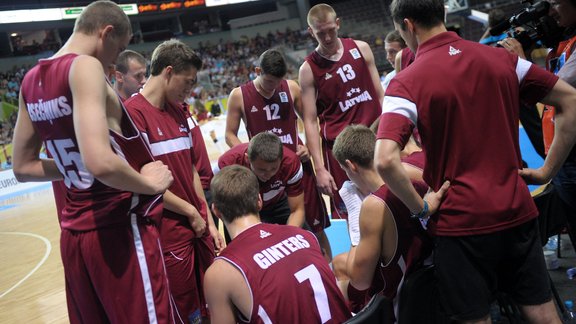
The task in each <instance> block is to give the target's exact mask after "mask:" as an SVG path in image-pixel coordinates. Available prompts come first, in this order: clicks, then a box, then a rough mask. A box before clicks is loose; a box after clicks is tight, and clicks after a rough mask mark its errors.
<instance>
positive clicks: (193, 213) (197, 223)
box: [188, 205, 206, 237]
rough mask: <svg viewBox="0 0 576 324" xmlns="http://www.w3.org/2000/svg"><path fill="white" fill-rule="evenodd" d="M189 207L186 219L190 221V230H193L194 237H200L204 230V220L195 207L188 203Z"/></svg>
mask: <svg viewBox="0 0 576 324" xmlns="http://www.w3.org/2000/svg"><path fill="white" fill-rule="evenodd" d="M190 207H191V208H190V211H189V215H188V221H189V222H190V226H191V227H192V230H194V234H196V237H202V236H204V233H205V232H206V221H205V220H204V218H202V216H201V215H200V213H199V212H198V209H196V207H194V206H192V205H190Z"/></svg>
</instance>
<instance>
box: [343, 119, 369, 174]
mask: <svg viewBox="0 0 576 324" xmlns="http://www.w3.org/2000/svg"><path fill="white" fill-rule="evenodd" d="M375 146H376V135H374V132H372V130H370V128H368V127H366V126H364V125H351V126H348V127H346V128H344V130H343V131H342V132H341V133H340V134H339V135H338V136H337V137H336V140H335V141H334V147H333V148H332V154H334V157H335V158H336V160H337V161H338V163H340V164H342V165H345V164H346V160H350V162H354V163H356V164H358V165H359V166H361V167H363V168H366V169H367V168H371V167H372V166H373V165H374V147H375Z"/></svg>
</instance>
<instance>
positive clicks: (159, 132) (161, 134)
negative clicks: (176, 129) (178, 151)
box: [157, 127, 164, 136]
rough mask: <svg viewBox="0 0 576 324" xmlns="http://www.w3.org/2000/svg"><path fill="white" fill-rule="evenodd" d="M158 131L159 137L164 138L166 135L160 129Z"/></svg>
mask: <svg viewBox="0 0 576 324" xmlns="http://www.w3.org/2000/svg"><path fill="white" fill-rule="evenodd" d="M157 130H158V135H160V136H164V133H162V131H161V130H160V127H157Z"/></svg>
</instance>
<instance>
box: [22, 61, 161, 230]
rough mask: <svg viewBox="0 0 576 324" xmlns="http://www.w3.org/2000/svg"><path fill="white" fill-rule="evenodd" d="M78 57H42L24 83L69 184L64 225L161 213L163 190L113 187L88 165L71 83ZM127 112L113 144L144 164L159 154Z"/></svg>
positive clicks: (83, 226) (99, 224) (103, 223)
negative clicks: (77, 130) (78, 136)
mask: <svg viewBox="0 0 576 324" xmlns="http://www.w3.org/2000/svg"><path fill="white" fill-rule="evenodd" d="M76 57H77V55H76V54H66V55H63V56H60V57H57V58H53V59H44V60H40V61H39V62H38V65H36V66H35V67H34V68H32V69H31V70H30V71H29V72H28V73H27V74H26V76H25V77H24V80H23V81H22V87H21V89H22V96H23V99H24V102H25V103H26V108H27V110H28V114H29V115H30V119H31V120H32V122H33V124H34V127H35V128H36V130H37V131H38V133H39V134H40V137H41V138H42V140H43V141H44V145H45V146H46V149H47V150H48V152H49V153H50V155H51V156H52V157H53V158H54V160H55V162H56V165H57V166H58V170H59V171H60V172H61V173H62V175H63V176H64V183H65V185H66V187H67V188H68V194H67V195H66V205H65V207H64V208H63V210H62V213H61V226H62V228H65V229H70V230H79V231H87V230H93V229H97V228H103V227H107V226H110V225H114V224H130V216H131V215H133V214H136V215H137V216H154V217H158V216H159V213H160V212H161V209H162V205H161V204H158V202H160V201H161V195H156V196H146V195H139V194H135V193H132V192H127V191H121V190H117V189H114V188H111V187H108V186H106V185H104V184H103V183H101V182H100V181H98V180H97V179H95V178H94V176H93V175H92V174H91V173H90V172H89V171H88V170H87V169H86V167H85V166H84V163H83V162H82V158H81V156H80V151H79V148H78V142H77V139H76V135H75V132H74V122H73V118H72V113H73V110H74V105H73V102H72V93H71V91H70V86H69V84H68V76H69V72H70V66H71V65H72V62H73V61H74V59H75V58H76ZM95 77H97V76H95ZM102 77H104V76H102ZM118 100H119V99H118ZM119 101H120V100H119ZM122 113H123V116H122V122H121V128H122V131H123V134H118V133H116V132H114V131H112V130H110V144H111V146H112V149H113V150H114V151H115V152H116V154H118V155H119V156H120V157H121V158H123V159H125V160H126V161H127V162H128V163H129V164H130V165H131V166H132V167H133V168H134V169H136V170H140V168H141V167H142V166H143V165H144V164H145V163H147V162H150V161H152V160H153V159H152V156H151V155H150V152H149V151H148V149H147V147H146V143H145V142H144V140H143V139H142V136H141V135H140V133H139V132H138V130H137V129H136V127H135V126H134V124H133V123H132V120H131V119H130V117H129V116H128V115H127V114H126V111H125V110H124V108H123V109H122Z"/></svg>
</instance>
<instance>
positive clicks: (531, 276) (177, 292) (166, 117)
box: [14, 0, 576, 323]
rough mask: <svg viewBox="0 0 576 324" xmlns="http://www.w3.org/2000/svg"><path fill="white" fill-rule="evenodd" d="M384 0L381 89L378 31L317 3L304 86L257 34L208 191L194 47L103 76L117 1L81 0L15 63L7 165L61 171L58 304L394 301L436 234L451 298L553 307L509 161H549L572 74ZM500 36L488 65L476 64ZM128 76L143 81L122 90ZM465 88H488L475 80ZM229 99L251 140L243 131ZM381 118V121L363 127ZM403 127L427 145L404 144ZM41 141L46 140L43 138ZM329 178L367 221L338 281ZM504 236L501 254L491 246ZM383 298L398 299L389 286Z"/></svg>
mask: <svg viewBox="0 0 576 324" xmlns="http://www.w3.org/2000/svg"><path fill="white" fill-rule="evenodd" d="M391 9H392V18H393V20H394V23H395V26H396V29H397V30H398V31H399V32H400V34H401V36H402V38H403V39H404V40H406V43H407V45H408V47H409V48H410V49H411V50H412V52H415V53H417V57H416V60H414V63H413V64H412V65H411V66H410V67H409V68H407V69H406V70H405V71H402V73H398V74H397V75H396V76H395V77H394V78H393V79H392V80H391V81H390V84H389V86H388V88H387V90H386V97H385V96H384V90H383V89H382V87H381V85H380V82H379V77H378V72H377V70H376V67H375V64H374V57H373V54H372V51H371V50H370V47H369V46H368V44H366V43H365V42H362V41H356V40H352V39H345V38H339V37H338V29H339V27H340V20H339V18H337V16H336V13H335V12H334V10H333V8H332V7H330V6H329V5H326V4H319V5H316V6H314V7H312V8H311V9H310V11H309V13H308V17H307V21H308V25H309V27H308V30H309V32H310V34H311V35H312V36H313V37H314V38H315V39H316V40H317V42H318V46H317V48H316V50H315V51H314V52H312V53H311V54H310V55H309V56H307V57H306V59H305V62H304V63H303V64H302V66H301V68H300V74H299V85H298V84H297V83H296V82H293V81H288V80H284V79H283V78H284V76H285V74H286V63H285V62H284V59H283V57H282V55H281V54H280V53H279V52H278V51H276V50H273V49H272V50H268V51H266V52H265V53H263V54H262V56H261V58H260V64H259V67H258V68H257V70H256V73H257V77H256V79H255V80H253V81H249V82H248V83H246V84H243V85H240V86H239V87H238V88H236V89H234V90H233V91H232V93H231V94H230V99H229V107H228V117H227V126H226V141H227V143H228V144H229V145H230V146H231V147H232V148H231V149H230V150H229V151H228V152H226V153H225V154H224V155H223V156H222V157H221V158H220V160H219V162H218V167H219V168H218V170H216V171H217V173H216V174H215V175H214V178H213V179H212V182H211V185H210V189H211V190H210V193H211V196H212V197H211V198H212V205H211V206H208V203H207V201H206V197H205V195H204V190H205V189H207V187H206V182H204V186H203V183H202V181H201V177H200V175H199V174H198V172H197V166H198V165H199V161H201V160H204V164H205V159H204V158H202V155H203V156H204V157H205V155H206V154H205V148H203V147H202V143H201V141H195V140H194V137H195V135H194V133H195V130H196V131H197V130H198V127H197V126H196V124H195V123H194V121H193V120H192V117H191V116H190V112H189V110H188V109H187V107H186V106H185V105H183V102H184V101H185V99H186V98H187V96H188V95H189V94H190V92H191V90H192V88H193V86H194V84H195V83H196V75H197V73H198V71H199V70H200V69H201V68H202V62H201V60H200V58H199V57H198V55H197V54H196V53H195V52H194V51H192V50H191V49H190V48H189V47H187V46H186V45H185V44H183V43H182V42H180V41H177V40H170V41H166V42H163V43H162V44H160V45H159V46H158V47H157V48H156V49H155V50H154V52H153V54H152V57H151V65H150V74H151V75H150V77H149V78H148V79H147V80H146V82H145V84H143V82H144V81H143V78H142V77H141V75H140V74H138V73H134V74H130V73H132V72H131V71H132V70H130V69H123V68H122V69H121V70H120V71H118V72H119V73H120V74H121V75H118V74H117V77H116V79H117V84H118V85H119V86H117V87H116V90H118V91H115V89H114V88H113V86H112V84H111V83H110V82H109V81H108V80H107V78H106V77H105V76H106V74H107V73H106V68H107V67H108V66H109V65H111V64H113V63H115V61H116V58H117V57H118V55H119V53H121V52H123V51H124V50H125V48H126V46H127V44H128V42H129V40H130V37H131V27H130V21H129V19H128V18H127V16H126V15H125V14H124V13H123V12H122V10H121V9H120V8H119V7H118V6H117V5H116V4H114V3H113V2H111V1H105V0H101V1H96V2H93V3H92V4H90V5H89V6H88V7H86V8H85V9H84V11H83V12H82V14H81V15H80V17H79V18H78V19H77V21H76V24H75V28H74V32H73V34H72V36H71V37H70V39H69V40H68V41H67V43H66V44H65V45H64V46H63V47H62V48H61V49H60V50H59V51H58V52H57V53H56V54H55V55H54V56H53V57H51V58H49V59H43V60H40V61H39V63H38V65H37V66H36V67H34V68H33V69H32V70H30V72H29V73H28V74H27V75H26V77H25V79H24V80H23V82H22V87H21V92H20V98H19V106H20V109H19V112H18V120H17V124H16V130H15V135H14V173H15V175H16V176H17V178H18V179H19V180H20V181H46V180H49V181H62V182H60V183H63V185H64V186H61V185H55V195H56V194H58V195H63V197H64V199H63V200H61V201H60V202H59V204H58V205H59V207H58V216H59V219H60V225H61V228H62V234H61V255H62V262H63V264H64V272H65V279H66V292H67V304H68V312H69V318H70V321H71V322H72V323H101V322H113V323H125V322H134V323H143V322H151V323H152V322H153V323H157V322H161V323H168V322H179V323H181V322H192V323H198V322H201V321H204V320H208V319H209V320H210V321H212V322H215V323H235V322H237V321H248V322H254V323H262V322H263V323H273V322H289V323H315V322H321V323H327V322H328V323H341V322H344V321H346V320H347V319H348V318H349V317H350V316H351V312H350V306H351V305H356V308H355V309H354V310H357V309H359V308H361V307H362V306H363V305H364V304H365V303H366V301H367V300H368V299H369V298H370V297H371V296H372V295H374V294H378V293H381V294H383V295H384V296H385V297H387V298H389V299H391V300H394V298H395V297H396V294H397V291H398V289H399V286H400V284H401V282H402V281H403V279H404V278H405V276H406V275H409V273H410V272H411V271H413V270H414V269H416V268H417V267H420V266H422V265H424V264H426V262H427V261H428V260H429V259H430V258H429V257H430V256H431V252H432V250H433V249H434V252H435V253H434V260H433V261H434V264H435V265H436V268H437V270H436V271H437V277H438V282H439V284H440V285H441V291H442V293H443V294H442V295H441V297H442V302H443V305H444V307H445V309H446V311H447V312H448V313H449V315H450V316H451V317H452V318H453V319H456V320H459V321H463V322H489V321H490V318H489V315H488V311H489V307H490V303H491V302H492V300H493V298H494V294H495V292H496V291H499V290H504V291H507V292H509V293H511V295H512V297H513V298H514V300H515V301H516V302H517V303H518V304H519V305H520V306H521V308H522V310H523V311H524V312H525V315H526V316H527V318H529V319H530V320H533V321H534V322H542V323H544V322H549V323H552V322H558V321H559V319H558V315H557V314H556V312H555V309H554V306H553V304H552V302H551V300H550V291H549V290H550V288H549V286H547V276H546V274H545V271H546V269H545V267H544V263H543V257H542V251H541V249H539V246H537V244H536V243H535V241H537V240H538V239H537V236H538V232H537V228H536V227H535V225H534V218H535V217H536V213H535V212H534V209H535V208H534V207H533V203H531V199H530V200H529V198H530V196H529V193H528V191H527V189H526V186H525V183H524V182H523V181H522V179H521V177H520V174H521V175H522V176H524V177H526V178H529V179H531V180H532V181H537V182H544V181H547V180H548V179H549V178H550V177H551V176H552V175H553V174H554V173H555V172H556V170H557V169H558V167H559V165H561V163H562V162H563V159H565V157H566V155H567V152H568V151H569V150H570V148H571V147H572V146H573V145H574V142H575V141H576V134H574V130H573V129H570V126H569V125H574V123H575V122H576V109H575V108H576V90H574V89H573V88H571V87H569V86H567V85H566V84H565V83H563V82H562V81H558V80H557V78H555V77H554V76H553V75H550V74H548V73H546V72H545V71H543V70H540V69H538V68H537V67H535V66H533V65H531V64H530V63H528V62H526V61H524V60H521V59H518V57H516V56H513V55H511V54H508V53H507V52H506V51H505V50H503V49H489V50H487V49H480V48H477V47H475V46H476V45H473V44H472V43H471V42H467V41H464V40H462V39H460V38H459V37H458V36H457V35H455V34H453V33H449V32H446V29H445V27H444V4H443V1H442V0H394V1H393V2H392V5H391ZM478 46H479V45H478ZM416 50H418V51H416ZM502 55H505V57H506V59H504V60H502V59H500V61H501V62H502V63H501V64H500V65H498V66H492V65H490V66H491V67H490V68H487V67H486V66H485V65H486V64H494V62H493V61H494V57H501V56H502ZM126 61H127V62H128V63H125V62H124V63H123V61H122V62H118V63H122V64H124V65H126V64H128V65H129V64H131V62H132V61H130V60H129V59H127V60H126ZM487 62H489V63H487ZM470 67H473V68H470ZM136 70H137V69H136ZM443 74H445V75H443ZM98 75H101V76H102V77H97V76H98ZM470 75H471V76H470ZM124 78H125V79H124ZM468 78H470V80H474V82H469V83H471V85H470V86H471V87H472V88H470V89H468V88H466V86H465V82H464V81H465V80H468ZM428 80H434V82H427V81H428ZM138 82H139V83H140V85H142V84H143V88H142V90H141V91H140V92H139V93H137V94H135V95H133V96H130V95H132V93H130V92H132V91H129V89H130V87H131V86H130V85H134V84H138ZM461 87H465V88H464V89H461ZM473 87H478V89H474V88H473ZM121 90H122V91H121ZM475 91H477V92H479V93H482V94H483V93H490V96H483V97H482V100H478V99H477V98H476V97H475V96H473V95H472V94H473V93H474V92H475ZM120 93H121V94H122V95H121V94H120ZM520 96H522V97H523V99H525V100H528V101H538V100H542V101H545V102H547V103H550V104H552V105H555V106H556V107H557V112H558V113H557V119H556V123H557V136H556V137H555V139H554V141H555V142H554V143H553V145H552V147H551V149H550V152H549V155H548V157H547V159H546V161H545V165H544V166H543V167H542V168H541V169H539V170H523V171H522V172H521V173H519V172H518V169H519V168H520V165H519V161H520V159H518V154H519V153H518V152H519V150H518V143H517V139H518V138H517V134H516V135H514V130H515V127H516V128H517V125H516V120H517V112H514V110H513V109H511V108H510V107H518V106H519V105H518V104H517V103H518V100H519V97H520ZM487 108H490V110H489V112H487V111H486V109H487ZM494 110H495V111H494ZM382 112H384V113H382ZM297 115H300V117H301V118H302V120H303V122H304V127H305V134H306V144H304V143H303V141H302V140H301V139H300V138H299V137H298V130H297V123H296V120H297ZM240 120H243V121H244V124H245V125H246V127H247V131H248V135H249V137H250V138H251V139H250V143H248V144H242V143H240V140H239V139H238V137H237V133H238V128H239V125H240ZM376 120H380V124H379V128H378V132H377V136H376V135H375V134H374V132H372V131H370V130H369V129H368V128H367V126H370V125H372V124H373V123H374V122H375V121H376ZM354 124H356V125H358V126H351V127H349V125H354ZM465 125H467V126H466V127H467V128H470V129H464V127H465ZM416 127H417V128H418V133H419V135H418V136H417V137H418V138H417V140H416V142H420V143H422V147H423V152H424V153H419V152H418V151H420V149H417V150H411V149H409V147H410V146H407V145H406V144H407V143H408V142H409V138H410V137H411V136H412V134H413V131H414V129H415V128H416ZM485 129H489V130H490V132H491V133H489V134H487V133H486V132H485ZM516 130H517V129H516ZM479 136H482V138H481V139H480V138H478V137H479ZM196 139H197V133H196ZM42 145H45V146H46V149H47V151H48V153H49V156H50V157H51V158H48V159H41V158H39V151H40V148H41V146H42ZM495 154H496V155H497V156H498V157H499V158H500V160H499V161H493V160H491V158H492V157H493V156H494V155H495ZM414 169H416V172H413V171H414ZM410 170H411V171H410ZM412 174H416V175H415V176H411V175H412ZM422 178H423V179H424V180H425V181H426V183H424V182H422V181H421V179H422ZM348 179H350V180H351V182H352V183H351V184H350V183H349V184H347V185H345V181H346V180H348ZM384 181H385V182H386V183H384ZM429 185H430V188H429ZM343 186H344V187H346V186H351V188H354V190H356V191H355V192H356V193H357V195H356V197H352V198H354V199H356V202H352V204H350V201H348V202H346V201H344V200H343V199H342V197H340V195H339V192H342V193H348V192H347V191H346V190H344V191H341V188H343ZM494 190H497V192H494ZM321 194H326V195H329V196H330V197H331V198H332V199H331V202H332V204H331V210H332V217H334V218H344V219H346V218H347V217H348V216H349V215H350V214H351V211H350V210H347V208H346V207H347V206H354V204H356V207H358V206H360V207H359V208H356V210H355V211H354V214H355V215H354V217H357V222H356V223H357V225H355V226H358V229H357V232H359V238H358V240H357V243H356V246H355V247H354V248H353V249H351V251H350V252H349V253H348V255H345V256H342V257H341V258H340V260H341V264H340V266H339V269H340V271H341V273H340V275H339V279H340V284H338V283H337V281H336V278H335V275H334V272H333V271H332V269H331V268H330V266H329V261H330V260H331V259H332V255H331V250H330V244H329V242H328V240H327V238H326V235H325V233H324V229H325V228H326V227H327V226H329V224H330V222H329V219H328V213H327V211H326V207H325V205H324V203H323V199H322V196H321ZM344 198H345V197H344ZM57 202H58V199H57ZM210 207H212V208H210ZM212 212H213V213H214V214H215V215H216V216H217V217H218V218H219V219H221V220H222V221H223V222H224V225H225V226H226V229H227V233H228V234H229V238H230V239H231V240H230V241H229V243H228V246H226V242H225V240H224V238H223V237H222V236H221V235H220V233H219V232H218V230H217V229H216V226H215V224H214V220H213V218H212ZM350 216H351V215H350ZM423 224H427V225H426V226H428V228H429V230H430V231H431V233H432V234H434V235H435V238H434V240H435V242H434V244H433V243H432V242H433V241H432V238H431V237H430V236H429V234H428V233H427V232H426V230H425V227H424V225H423ZM286 225H293V226H286ZM300 227H303V228H305V229H309V230H311V231H312V232H313V233H314V234H315V235H312V234H311V233H310V232H308V231H306V230H304V229H301V228H300ZM218 252H219V255H218V256H216V253H218ZM512 256H513V257H514V260H515V262H513V264H512V265H511V266H508V267H506V268H505V269H504V268H501V267H499V266H498V265H499V264H500V262H501V261H500V260H501V259H504V258H511V257H512ZM335 268H336V267H335ZM462 271H465V272H466V276H461V275H460V274H461V272H462ZM460 278H461V279H460ZM471 287H474V288H471ZM343 292H344V294H343ZM124 301H130V302H128V303H126V302H124ZM389 317H390V319H391V320H399V319H398V318H397V317H396V315H395V314H394V309H393V307H391V308H390V312H389ZM400 320H401V319H400Z"/></svg>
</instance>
